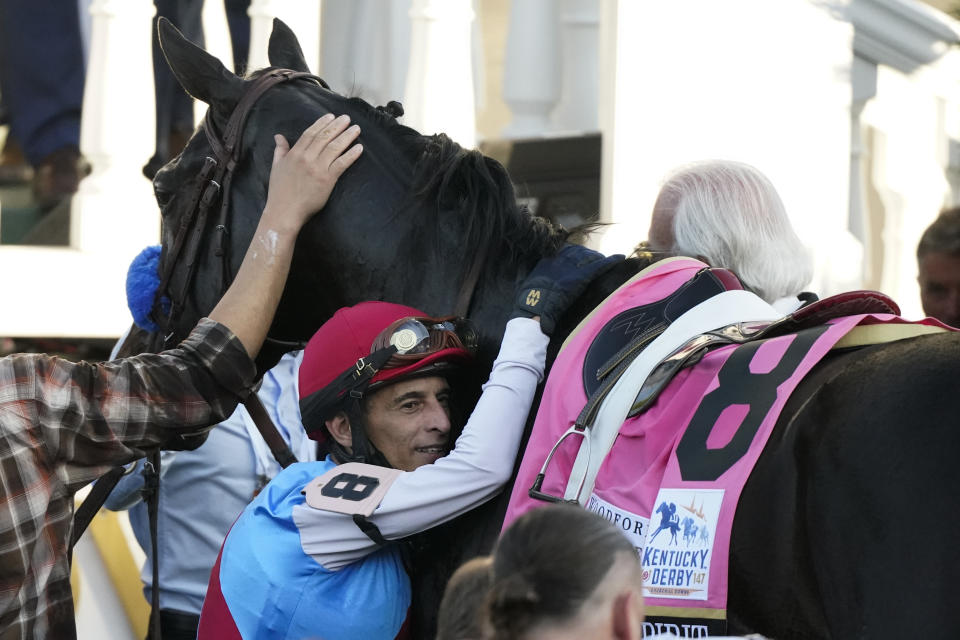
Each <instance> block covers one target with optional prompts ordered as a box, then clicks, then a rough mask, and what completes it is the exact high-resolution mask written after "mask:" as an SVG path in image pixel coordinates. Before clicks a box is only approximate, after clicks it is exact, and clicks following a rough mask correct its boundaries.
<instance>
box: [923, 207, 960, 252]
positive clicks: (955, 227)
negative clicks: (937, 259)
mask: <svg viewBox="0 0 960 640" xmlns="http://www.w3.org/2000/svg"><path fill="white" fill-rule="evenodd" d="M928 253H945V254H947V255H950V256H960V207H954V208H952V209H944V210H943V211H941V212H940V215H939V216H937V219H936V220H934V221H933V223H932V224H931V225H930V226H929V227H927V230H926V231H924V232H923V235H922V236H921V237H920V244H918V245H917V260H919V259H920V258H922V257H923V256H925V255H927V254H928Z"/></svg>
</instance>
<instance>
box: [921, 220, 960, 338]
mask: <svg viewBox="0 0 960 640" xmlns="http://www.w3.org/2000/svg"><path fill="white" fill-rule="evenodd" d="M917 270H918V272H919V273H918V275H917V282H918V283H919V284H920V303H921V304H922V305H923V312H924V313H925V314H927V315H928V316H930V317H931V318H936V319H937V320H940V321H941V322H944V323H946V324H948V325H950V326H951V327H960V207H955V208H953V209H945V210H944V211H942V212H940V215H939V216H937V219H936V220H934V221H933V224H931V225H930V226H929V227H927V230H926V231H924V232H923V235H922V236H921V237H920V244H919V245H917Z"/></svg>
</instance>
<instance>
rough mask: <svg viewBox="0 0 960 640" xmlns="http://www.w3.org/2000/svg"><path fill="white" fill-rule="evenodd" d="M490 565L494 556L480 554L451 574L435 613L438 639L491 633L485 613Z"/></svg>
mask: <svg viewBox="0 0 960 640" xmlns="http://www.w3.org/2000/svg"><path fill="white" fill-rule="evenodd" d="M492 566H493V558H491V557H490V556H480V557H479V558H474V559H473V560H468V561H467V562H465V563H463V565H461V566H460V568H459V569H457V570H456V571H454V572H453V575H452V576H450V580H449V581H448V582H447V588H446V589H445V590H444V592H443V599H442V600H441V601H440V611H439V612H438V613H437V640H486V639H487V638H490V637H491V636H492V634H493V632H492V630H491V629H490V624H489V623H488V622H487V615H486V598H487V591H488V590H489V589H490V581H491V580H492V575H491V573H490V571H491V568H492Z"/></svg>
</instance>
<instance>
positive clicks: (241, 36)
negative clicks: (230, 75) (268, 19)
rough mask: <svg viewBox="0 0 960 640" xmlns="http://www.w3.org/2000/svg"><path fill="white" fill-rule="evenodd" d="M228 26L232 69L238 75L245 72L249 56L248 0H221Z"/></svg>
mask: <svg viewBox="0 0 960 640" xmlns="http://www.w3.org/2000/svg"><path fill="white" fill-rule="evenodd" d="M223 8H224V11H226V14H227V25H228V26H229V27H230V45H231V48H232V49H233V71H234V73H237V74H239V75H243V74H244V73H246V72H247V60H248V59H249V58H250V16H249V15H248V14H247V10H248V9H249V8H250V0H223Z"/></svg>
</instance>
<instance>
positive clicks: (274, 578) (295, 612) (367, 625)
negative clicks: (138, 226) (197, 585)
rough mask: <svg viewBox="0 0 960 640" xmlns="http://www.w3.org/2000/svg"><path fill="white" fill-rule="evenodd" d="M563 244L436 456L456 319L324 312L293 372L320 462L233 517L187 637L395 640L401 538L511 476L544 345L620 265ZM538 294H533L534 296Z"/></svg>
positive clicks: (466, 355) (444, 422)
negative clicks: (595, 282)
mask: <svg viewBox="0 0 960 640" xmlns="http://www.w3.org/2000/svg"><path fill="white" fill-rule="evenodd" d="M601 258H602V256H600V255H599V254H597V253H596V252H593V251H590V250H588V249H585V248H583V247H578V246H572V245H571V246H567V247H565V248H564V249H563V250H561V251H560V253H559V254H558V255H557V256H556V257H554V258H549V259H545V260H542V261H541V262H540V263H539V264H538V265H537V267H536V268H535V269H534V271H533V272H531V274H530V276H528V278H527V280H526V281H525V282H524V285H523V286H522V288H521V290H520V292H519V296H518V305H517V309H516V310H515V312H514V314H513V315H514V319H511V320H510V321H509V322H508V323H507V327H506V332H505V334H504V337H503V343H502V345H501V350H500V355H499V356H498V358H497V360H496V362H495V363H494V365H493V370H492V372H491V374H490V378H489V381H488V382H487V384H486V385H484V387H483V395H482V396H481V398H480V400H479V402H478V403H477V406H476V408H475V409H474V411H473V413H472V414H471V416H470V418H469V420H468V421H467V423H466V425H465V427H464V429H463V432H462V434H461V435H460V437H459V438H457V440H456V443H455V445H454V446H453V449H452V450H451V444H452V443H451V442H450V433H451V426H452V425H451V417H450V416H451V401H450V398H451V388H450V381H448V378H449V377H450V373H451V372H452V371H453V370H454V369H455V368H457V367H462V366H463V365H465V364H467V363H469V362H470V361H471V360H472V356H471V347H472V342H473V340H472V339H471V335H470V331H469V330H468V329H467V326H466V325H465V323H463V322H460V321H459V320H453V319H449V318H431V317H428V316H427V314H425V313H423V312H421V311H419V310H417V309H413V308H411V307H406V306H402V305H397V304H391V303H387V302H366V303H361V304H358V305H355V306H353V307H349V308H345V309H341V310H339V311H338V312H337V313H335V314H334V316H333V317H332V318H331V319H330V320H329V321H327V322H326V323H325V324H324V325H323V326H322V327H321V328H320V329H319V330H318V331H317V333H316V334H315V335H314V336H313V338H312V339H311V340H310V342H309V343H308V345H307V347H306V350H305V352H304V358H303V364H302V365H301V368H300V374H299V375H300V396H301V410H302V415H303V422H304V427H305V428H306V431H307V433H308V435H309V436H310V437H312V438H314V439H317V440H321V441H323V442H325V443H326V444H327V449H328V451H329V455H328V456H327V457H326V459H325V460H322V461H318V462H309V463H298V464H294V465H291V466H290V467H288V468H287V469H285V470H284V471H282V472H281V473H280V474H279V475H278V476H277V477H276V478H274V479H273V480H272V481H271V482H270V483H269V484H268V485H267V486H266V488H265V489H264V490H263V491H262V492H261V493H260V495H259V496H257V498H256V499H255V500H254V501H253V502H252V503H251V504H250V505H249V506H248V507H247V508H246V509H245V510H244V512H243V513H242V514H241V515H240V517H239V519H238V520H237V522H236V523H235V524H234V526H233V529H232V530H231V531H230V533H229V534H228V535H227V538H226V540H225V541H224V544H223V548H222V549H221V552H220V557H219V559H218V560H217V564H216V565H215V566H214V569H213V572H212V575H211V580H210V586H209V589H208V592H207V597H206V600H205V601H204V605H203V611H202V613H201V619H200V629H199V636H198V637H199V638H201V639H203V638H241V637H242V638H246V639H247V640H250V639H254V638H298V639H299V638H306V637H322V638H326V639H327V640H336V639H337V638H365V639H367V640H373V639H376V638H385V639H389V638H394V637H397V636H398V634H400V635H403V634H401V629H402V628H403V627H404V621H405V619H406V617H407V609H408V607H409V605H410V599H411V588H410V581H409V578H408V577H407V573H406V571H405V569H404V566H403V561H402V558H401V551H400V546H399V545H398V544H396V542H397V541H398V540H401V539H402V538H404V537H406V536H409V535H412V534H415V533H418V532H420V531H423V530H425V529H428V528H430V527H433V526H436V525H438V524H440V523H442V522H445V521H447V520H450V519H452V518H453V517H455V516H457V515H459V514H461V513H463V512H465V511H467V510H469V509H472V508H474V507H476V506H478V505H479V504H481V503H483V502H485V501H487V500H489V499H490V498H492V497H493V496H494V495H495V494H496V493H497V492H499V491H500V489H501V488H502V487H503V485H504V483H506V482H507V480H508V479H509V477H510V474H511V471H512V469H513V464H514V459H515V457H516V452H517V448H518V446H519V442H520V437H521V433H522V431H523V426H524V423H525V422H526V418H527V413H528V412H529V410H530V406H531V403H532V401H533V396H534V391H535V390H536V387H537V385H538V383H539V382H540V380H541V379H542V377H543V369H544V360H545V357H546V347H547V342H548V338H547V336H546V335H545V332H547V333H549V331H550V330H552V328H553V327H554V326H555V322H556V319H557V318H558V317H559V315H560V314H561V313H562V312H563V311H564V310H565V309H566V307H567V305H568V304H569V302H570V301H571V300H573V299H575V298H576V297H577V296H578V295H579V293H580V292H581V291H582V290H583V288H584V287H585V286H586V284H587V283H588V282H589V281H590V280H591V279H593V278H594V277H596V276H597V275H598V274H599V273H600V272H601V271H602V270H603V269H604V268H606V267H607V266H608V265H610V264H612V262H613V261H614V260H619V259H620V257H611V258H606V259H601ZM535 291H536V292H538V294H539V295H533V292H535Z"/></svg>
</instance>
